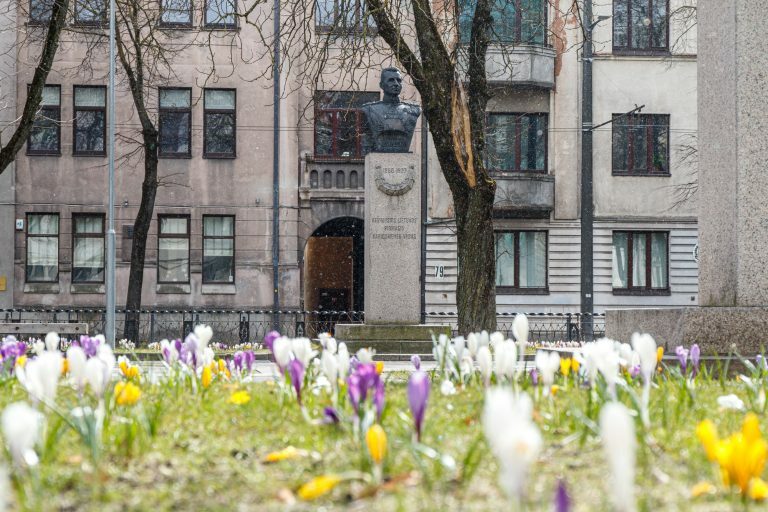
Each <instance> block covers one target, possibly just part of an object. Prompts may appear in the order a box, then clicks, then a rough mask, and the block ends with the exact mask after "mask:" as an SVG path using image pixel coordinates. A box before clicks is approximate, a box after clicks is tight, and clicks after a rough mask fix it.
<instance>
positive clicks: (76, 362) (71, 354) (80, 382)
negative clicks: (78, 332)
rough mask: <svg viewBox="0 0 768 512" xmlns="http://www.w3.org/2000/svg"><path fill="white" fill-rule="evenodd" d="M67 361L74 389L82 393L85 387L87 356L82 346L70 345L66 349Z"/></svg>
mask: <svg viewBox="0 0 768 512" xmlns="http://www.w3.org/2000/svg"><path fill="white" fill-rule="evenodd" d="M67 361H69V377H70V379H72V383H73V384H74V385H75V389H77V391H78V392H80V393H82V391H83V390H84V389H85V383H86V379H85V365H86V363H87V362H88V358H87V356H86V355H85V352H84V351H83V349H82V348H80V347H75V346H72V347H69V348H68V349H67Z"/></svg>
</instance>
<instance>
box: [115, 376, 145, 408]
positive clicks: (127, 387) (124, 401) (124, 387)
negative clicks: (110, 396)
mask: <svg viewBox="0 0 768 512" xmlns="http://www.w3.org/2000/svg"><path fill="white" fill-rule="evenodd" d="M139 398H141V389H140V388H139V386H137V385H136V384H134V383H133V382H130V381H125V380H121V381H120V382H118V383H117V384H115V403H117V405H134V404H135V403H136V402H138V401H139Z"/></svg>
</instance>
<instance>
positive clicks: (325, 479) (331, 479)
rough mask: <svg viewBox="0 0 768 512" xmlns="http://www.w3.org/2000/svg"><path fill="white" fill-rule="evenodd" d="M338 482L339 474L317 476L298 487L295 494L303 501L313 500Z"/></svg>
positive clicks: (330, 489)
mask: <svg viewBox="0 0 768 512" xmlns="http://www.w3.org/2000/svg"><path fill="white" fill-rule="evenodd" d="M339 482H341V477H340V476H339V475H322V476H317V477H315V478H313V479H312V480H310V481H309V482H307V483H305V484H304V485H302V486H301V487H299V490H298V491H296V494H297V495H298V496H299V498H301V499H302V500H304V501H310V500H315V499H317V498H319V497H321V496H324V495H326V494H328V493H329V492H331V491H332V490H333V488H334V487H336V486H337V485H339Z"/></svg>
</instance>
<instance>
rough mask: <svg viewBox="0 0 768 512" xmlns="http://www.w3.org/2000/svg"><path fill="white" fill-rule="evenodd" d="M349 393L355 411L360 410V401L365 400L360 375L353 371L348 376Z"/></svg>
mask: <svg viewBox="0 0 768 512" xmlns="http://www.w3.org/2000/svg"><path fill="white" fill-rule="evenodd" d="M347 394H348V395H349V401H350V403H351V404H352V408H353V409H354V410H355V413H357V412H359V409H360V402H361V401H362V400H363V396H362V389H361V386H360V377H359V376H358V375H357V374H355V373H353V374H351V375H350V376H349V377H348V378H347Z"/></svg>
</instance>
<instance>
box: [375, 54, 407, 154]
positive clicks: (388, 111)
mask: <svg viewBox="0 0 768 512" xmlns="http://www.w3.org/2000/svg"><path fill="white" fill-rule="evenodd" d="M379 86H380V87H381V89H382V90H383V91H384V100H383V101H375V102H373V103H367V104H365V105H363V112H365V116H366V118H367V121H368V131H369V134H370V136H371V139H372V142H373V151H374V152H376V153H407V152H408V149H409V148H410V147H411V139H412V138H413V130H414V129H415V128H416V120H417V119H418V118H419V115H421V108H420V107H419V106H418V105H414V104H412V103H404V102H402V101H400V92H401V91H402V90H403V75H402V74H401V73H400V70H399V69H397V68H384V69H382V70H381V80H380V81H379Z"/></svg>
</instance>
